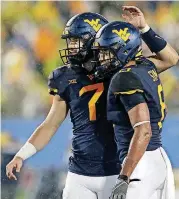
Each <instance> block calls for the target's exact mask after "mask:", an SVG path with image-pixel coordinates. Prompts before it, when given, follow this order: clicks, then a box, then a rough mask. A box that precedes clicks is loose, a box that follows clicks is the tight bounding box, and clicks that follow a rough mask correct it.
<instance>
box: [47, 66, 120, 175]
mask: <svg viewBox="0 0 179 199" xmlns="http://www.w3.org/2000/svg"><path fill="white" fill-rule="evenodd" d="M48 85H49V91H50V94H52V95H55V94H57V95H59V96H60V97H61V98H62V99H64V100H65V101H66V103H67V106H68V107H69V109H70V117H71V122H72V123H73V138H72V153H73V155H72V156H71V157H70V163H69V170H70V171H71V172H74V173H78V174H82V175H89V176H107V175H115V174H118V173H119V169H120V167H119V163H118V162H119V161H118V155H117V146H116V143H115V140H114V130H113V125H112V122H109V121H107V108H106V106H107V91H108V87H109V82H104V83H103V82H98V83H96V82H95V81H94V76H93V75H90V74H88V73H87V72H86V70H82V71H81V72H80V71H78V72H77V71H75V70H73V69H72V68H71V67H68V66H64V67H60V68H57V69H56V70H54V71H53V72H52V74H51V75H50V76H49V82H48Z"/></svg>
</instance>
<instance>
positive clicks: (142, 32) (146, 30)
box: [140, 25, 150, 34]
mask: <svg viewBox="0 0 179 199" xmlns="http://www.w3.org/2000/svg"><path fill="white" fill-rule="evenodd" d="M149 30H150V26H148V25H146V26H145V28H143V29H141V30H140V33H141V34H144V33H146V32H148V31H149Z"/></svg>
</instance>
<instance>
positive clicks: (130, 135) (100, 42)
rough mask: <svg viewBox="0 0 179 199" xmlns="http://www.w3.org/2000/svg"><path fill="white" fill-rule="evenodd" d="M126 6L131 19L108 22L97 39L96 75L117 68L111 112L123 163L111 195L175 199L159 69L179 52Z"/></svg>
mask: <svg viewBox="0 0 179 199" xmlns="http://www.w3.org/2000/svg"><path fill="white" fill-rule="evenodd" d="M123 9H124V11H128V13H127V14H124V15H123V17H124V18H125V19H126V20H127V21H128V22H131V23H126V22H118V21H116V22H111V23H108V24H107V25H105V26H103V28H101V29H100V31H99V32H98V33H97V34H96V38H95V42H94V50H95V52H96V51H98V52H99V61H100V65H99V66H98V67H97V68H96V70H97V71H96V77H97V78H99V79H105V78H106V76H109V75H112V73H115V72H116V71H117V70H118V72H116V74H115V75H114V76H113V78H112V80H111V83H110V86H109V92H108V108H107V110H108V119H109V120H110V121H112V122H113V124H114V132H115V138H116V142H117V147H118V153H119V159H120V161H121V162H122V163H123V164H122V170H121V172H120V175H119V177H118V181H117V183H116V185H115V186H114V189H113V191H112V194H111V197H110V199H117V198H120V199H121V198H122V199H125V198H127V199H154V198H155V199H160V198H165V199H169V198H172V199H174V182H173V173H172V169H171V164H170V161H169V159H168V157H167V155H166V153H165V151H164V150H163V148H162V143H161V132H162V124H163V121H164V119H165V115H166V106H165V101H164V94H163V88H162V85H161V82H160V78H159V76H158V73H159V72H162V71H164V70H166V69H167V68H169V67H171V66H172V65H175V64H176V63H177V62H178V54H177V53H176V51H175V50H174V49H173V48H172V47H171V46H170V45H169V44H167V42H166V41H165V40H164V39H163V38H161V37H160V36H159V35H157V34H156V33H155V32H154V31H153V30H152V29H151V28H150V27H149V26H148V25H147V24H146V22H145V18H144V16H143V13H142V12H141V11H140V10H139V9H138V8H136V7H133V6H126V7H124V8H123ZM132 24H134V25H136V26H137V27H138V28H140V29H141V30H142V32H143V33H142V38H143V40H144V41H146V43H147V44H148V45H149V47H150V49H151V50H152V52H155V53H156V56H155V57H150V58H145V57H143V56H142V52H141V38H140V33H139V31H138V30H137V29H136V28H135V27H134V26H133V25H132ZM171 57H172V59H171ZM129 182H130V183H129Z"/></svg>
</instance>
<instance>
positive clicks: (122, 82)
mask: <svg viewBox="0 0 179 199" xmlns="http://www.w3.org/2000/svg"><path fill="white" fill-rule="evenodd" d="M111 87H112V92H113V93H114V95H116V96H117V98H118V99H119V100H120V102H121V103H122V104H123V106H124V108H125V110H126V111H127V112H128V111H129V110H131V109H132V108H133V107H135V106H136V105H138V104H140V103H143V102H145V97H144V89H143V85H142V83H141V81H140V79H139V78H138V77H137V75H135V74H134V73H132V72H121V73H120V72H119V73H117V75H115V76H114V78H113V79H112V81H111Z"/></svg>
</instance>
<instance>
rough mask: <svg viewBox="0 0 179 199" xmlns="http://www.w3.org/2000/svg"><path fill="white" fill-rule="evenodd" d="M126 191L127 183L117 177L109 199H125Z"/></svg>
mask: <svg viewBox="0 0 179 199" xmlns="http://www.w3.org/2000/svg"><path fill="white" fill-rule="evenodd" d="M127 189H128V182H127V181H125V180H123V179H121V178H120V176H119V177H118V180H117V183H116V185H115V186H114V188H113V190H112V194H111V196H110V198H109V199H125V198H126V194H127Z"/></svg>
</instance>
